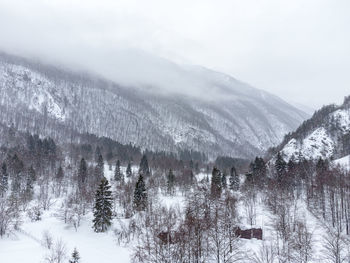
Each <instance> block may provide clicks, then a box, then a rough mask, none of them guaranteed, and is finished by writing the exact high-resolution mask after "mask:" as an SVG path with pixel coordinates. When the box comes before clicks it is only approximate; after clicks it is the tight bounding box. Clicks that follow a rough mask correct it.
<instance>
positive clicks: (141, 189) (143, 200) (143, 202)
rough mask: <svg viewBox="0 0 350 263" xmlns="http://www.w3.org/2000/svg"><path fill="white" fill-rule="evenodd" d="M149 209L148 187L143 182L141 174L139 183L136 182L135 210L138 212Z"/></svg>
mask: <svg viewBox="0 0 350 263" xmlns="http://www.w3.org/2000/svg"><path fill="white" fill-rule="evenodd" d="M146 207H147V192H146V185H145V182H144V181H143V176H142V174H140V176H139V179H138V181H137V182H136V186H135V191H134V209H135V210H137V211H144V210H146Z"/></svg>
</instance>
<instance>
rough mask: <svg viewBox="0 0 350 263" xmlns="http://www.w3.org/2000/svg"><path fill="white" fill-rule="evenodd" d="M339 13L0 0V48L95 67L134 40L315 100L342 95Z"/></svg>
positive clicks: (276, 1)
mask: <svg viewBox="0 0 350 263" xmlns="http://www.w3.org/2000/svg"><path fill="white" fill-rule="evenodd" d="M349 14H350V1H349V0H293V1H291V0H213V1H211V0H198V1H197V0H176V1H166V0H147V1H142V0H0V49H1V50H4V51H7V52H11V53H16V54H20V55H26V56H32V55H33V56H36V57H40V58H42V59H44V60H47V61H48V62H55V61H57V62H61V63H68V64H70V65H73V64H75V65H77V66H81V65H94V66H95V68H96V69H97V71H98V69H99V67H100V68H102V66H101V65H102V64H103V63H104V64H105V65H113V59H117V58H116V57H114V56H113V55H112V54H116V53H118V52H119V54H120V53H121V50H124V49H125V48H133V49H140V50H145V51H147V52H150V53H152V54H155V55H157V56H161V57H164V58H167V59H171V60H173V61H176V62H178V63H189V64H198V65H202V66H205V67H208V68H212V69H214V70H217V71H222V72H225V73H228V74H230V75H232V76H234V77H235V78H238V79H240V80H242V81H244V82H247V83H250V84H251V85H253V86H255V87H257V88H260V89H264V90H266V91H269V92H271V93H274V94H276V95H279V96H280V97H282V98H284V99H286V100H288V101H294V102H298V103H302V104H305V105H310V106H312V107H315V108H317V107H319V106H321V105H323V104H328V103H332V102H336V103H340V102H341V101H342V100H343V97H344V96H345V95H350V15H349ZM119 66H120V65H119ZM112 68H113V67H112Z"/></svg>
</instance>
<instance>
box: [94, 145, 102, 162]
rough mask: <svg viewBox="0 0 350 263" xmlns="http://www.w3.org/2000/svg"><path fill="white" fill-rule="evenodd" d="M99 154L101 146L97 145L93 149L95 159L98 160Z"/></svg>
mask: <svg viewBox="0 0 350 263" xmlns="http://www.w3.org/2000/svg"><path fill="white" fill-rule="evenodd" d="M100 155H102V154H101V148H100V146H97V147H96V149H95V161H96V162H98V159H99V158H100Z"/></svg>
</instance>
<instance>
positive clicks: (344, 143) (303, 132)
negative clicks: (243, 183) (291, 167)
mask: <svg viewBox="0 0 350 263" xmlns="http://www.w3.org/2000/svg"><path fill="white" fill-rule="evenodd" d="M277 151H281V152H283V154H284V157H285V158H286V159H287V160H288V159H290V158H291V157H292V156H293V155H294V157H296V158H300V157H305V158H307V159H318V158H319V157H322V158H341V157H343V156H345V155H348V154H349V153H350V96H349V97H346V98H345V100H344V103H343V104H342V105H340V106H336V105H329V106H325V107H323V108H322V109H320V110H319V111H317V112H315V114H314V115H313V116H312V118H310V119H309V120H307V121H305V122H304V123H303V124H302V125H301V126H300V127H299V128H298V129H297V130H296V131H295V132H293V133H291V134H288V135H287V136H286V137H285V139H284V141H283V143H282V144H280V145H279V146H278V147H276V148H274V149H272V152H277Z"/></svg>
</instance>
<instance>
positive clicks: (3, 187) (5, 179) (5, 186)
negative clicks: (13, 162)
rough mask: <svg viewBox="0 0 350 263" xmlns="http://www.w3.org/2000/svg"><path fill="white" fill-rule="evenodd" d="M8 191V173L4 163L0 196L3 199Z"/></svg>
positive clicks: (0, 181)
mask: <svg viewBox="0 0 350 263" xmlns="http://www.w3.org/2000/svg"><path fill="white" fill-rule="evenodd" d="M7 189H8V173H7V165H6V163H3V164H2V166H1V173H0V196H1V197H3V196H4V195H5V193H6V191H7Z"/></svg>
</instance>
